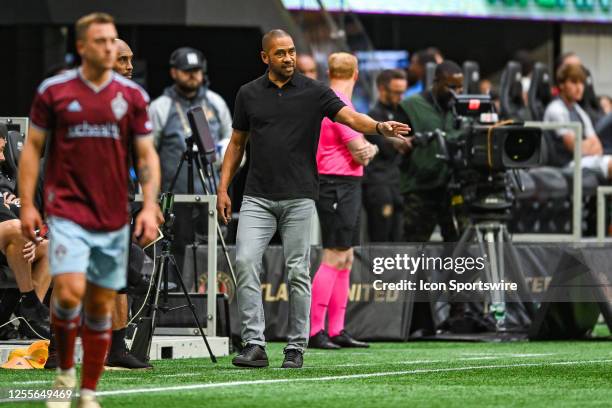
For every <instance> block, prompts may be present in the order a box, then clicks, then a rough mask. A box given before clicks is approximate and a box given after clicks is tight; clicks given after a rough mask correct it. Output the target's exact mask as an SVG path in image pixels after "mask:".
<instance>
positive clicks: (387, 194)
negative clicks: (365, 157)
mask: <svg viewBox="0 0 612 408" xmlns="http://www.w3.org/2000/svg"><path fill="white" fill-rule="evenodd" d="M407 85H408V82H407V80H406V74H405V73H404V71H401V70H398V69H386V70H384V71H382V72H381V73H380V74H379V75H378V77H377V78H376V86H377V88H378V101H377V102H376V105H374V107H373V108H372V110H370V111H369V112H368V115H369V116H370V117H371V118H372V119H374V120H380V121H387V120H396V121H398V122H402V123H407V122H408V116H407V115H406V112H404V110H403V109H402V108H401V107H400V106H399V103H400V101H401V100H402V95H403V94H404V92H406V87H407ZM366 139H367V140H368V142H370V143H372V144H375V145H376V146H378V149H379V153H378V154H377V155H376V156H374V159H372V161H371V162H370V164H369V165H368V166H367V167H366V168H365V175H364V178H363V204H364V207H365V209H366V213H367V215H368V237H369V239H370V241H371V242H398V241H401V240H402V235H403V233H402V224H403V222H404V221H403V219H404V217H403V214H402V211H403V205H402V203H403V199H402V195H401V193H400V169H399V165H400V162H401V160H402V153H405V152H407V150H406V148H407V146H405V145H397V144H394V143H393V141H392V140H390V139H389V138H385V137H383V136H380V135H366ZM398 149H399V150H398Z"/></svg>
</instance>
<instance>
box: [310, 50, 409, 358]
mask: <svg viewBox="0 0 612 408" xmlns="http://www.w3.org/2000/svg"><path fill="white" fill-rule="evenodd" d="M328 66H329V79H330V87H331V89H332V90H333V91H334V92H335V93H336V95H338V97H339V98H340V99H342V101H343V102H344V103H345V104H346V105H347V106H349V107H351V109H354V108H353V105H352V103H351V97H352V95H353V87H354V86H355V82H356V81H357V75H358V71H357V59H356V58H355V57H354V56H353V55H351V54H347V53H342V52H341V53H335V54H332V55H330V56H329V60H328ZM397 142H398V143H406V142H405V141H401V140H400V139H398V140H397ZM377 152H378V147H377V146H375V145H373V144H370V143H369V142H368V141H367V140H366V139H365V137H364V136H363V135H362V134H361V133H358V132H356V131H354V130H353V129H351V128H349V127H348V126H345V125H342V124H340V123H336V122H332V121H331V120H329V119H327V118H325V119H323V122H322V124H321V136H320V139H319V147H318V150H317V168H318V170H319V178H320V184H319V188H320V190H319V191H320V192H319V200H318V201H317V213H318V215H319V220H320V223H321V234H322V239H323V260H322V262H321V265H320V266H319V269H318V270H317V272H316V274H315V277H314V280H313V284H312V303H311V307H310V339H309V342H308V346H309V347H312V348H323V349H338V348H340V347H368V344H367V343H364V342H360V341H357V340H355V339H354V338H353V337H352V336H351V335H349V334H348V333H347V332H346V330H344V316H345V312H346V305H347V302H348V292H349V274H350V272H351V267H352V264H353V249H352V247H353V246H355V245H358V244H359V213H360V211H361V177H362V176H363V167H364V166H366V165H367V164H368V163H369V162H370V160H372V158H374V156H375V155H376V153H377ZM326 315H327V320H328V327H329V333H328V332H326V331H325V316H326Z"/></svg>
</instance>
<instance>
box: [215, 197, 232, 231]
mask: <svg viewBox="0 0 612 408" xmlns="http://www.w3.org/2000/svg"><path fill="white" fill-rule="evenodd" d="M217 213H218V216H219V218H220V219H221V221H223V223H224V224H225V225H227V224H228V223H229V222H230V220H231V219H232V200H230V198H229V195H227V191H217Z"/></svg>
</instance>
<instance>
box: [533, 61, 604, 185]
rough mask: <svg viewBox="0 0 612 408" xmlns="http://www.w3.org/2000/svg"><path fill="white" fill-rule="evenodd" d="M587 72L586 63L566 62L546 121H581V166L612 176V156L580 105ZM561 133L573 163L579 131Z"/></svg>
mask: <svg viewBox="0 0 612 408" xmlns="http://www.w3.org/2000/svg"><path fill="white" fill-rule="evenodd" d="M585 80H586V74H585V71H584V69H583V68H582V66H580V65H576V64H565V65H562V66H561V67H560V68H559V70H558V71H557V83H558V85H559V98H557V99H555V100H554V101H552V102H551V103H550V104H549V105H548V106H547V107H546V112H545V113H544V121H545V122H558V123H559V122H564V123H566V122H579V123H581V124H582V134H583V136H582V155H583V158H582V160H581V161H580V165H581V166H580V167H582V168H583V169H590V170H592V171H594V172H595V173H597V175H598V176H599V178H601V179H602V180H609V179H610V178H611V176H612V170H611V169H612V156H609V155H604V154H603V147H602V145H601V141H600V140H599V137H598V136H597V134H596V133H595V129H594V128H593V123H592V122H591V119H589V116H588V115H587V114H586V112H585V111H584V110H583V109H582V108H581V107H580V105H578V101H580V100H581V99H582V94H583V93H584V82H585ZM557 136H558V137H559V139H560V142H561V143H562V145H563V148H564V149H562V153H561V155H562V156H563V158H564V159H565V160H566V161H567V162H568V164H567V166H569V167H573V161H572V160H571V159H572V157H573V152H574V144H575V141H576V135H575V134H574V132H573V131H572V130H571V129H567V128H566V129H559V130H557Z"/></svg>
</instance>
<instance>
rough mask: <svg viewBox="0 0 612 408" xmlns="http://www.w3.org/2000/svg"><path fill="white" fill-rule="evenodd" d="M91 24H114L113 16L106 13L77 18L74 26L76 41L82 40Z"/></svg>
mask: <svg viewBox="0 0 612 408" xmlns="http://www.w3.org/2000/svg"><path fill="white" fill-rule="evenodd" d="M92 24H115V19H114V18H113V16H111V15H110V14H107V13H100V12H96V13H91V14H87V15H86V16H83V17H81V18H79V19H78V20H77V22H76V24H75V25H74V32H75V34H76V39H77V40H84V39H85V34H86V33H87V30H88V29H89V26H91V25H92Z"/></svg>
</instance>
